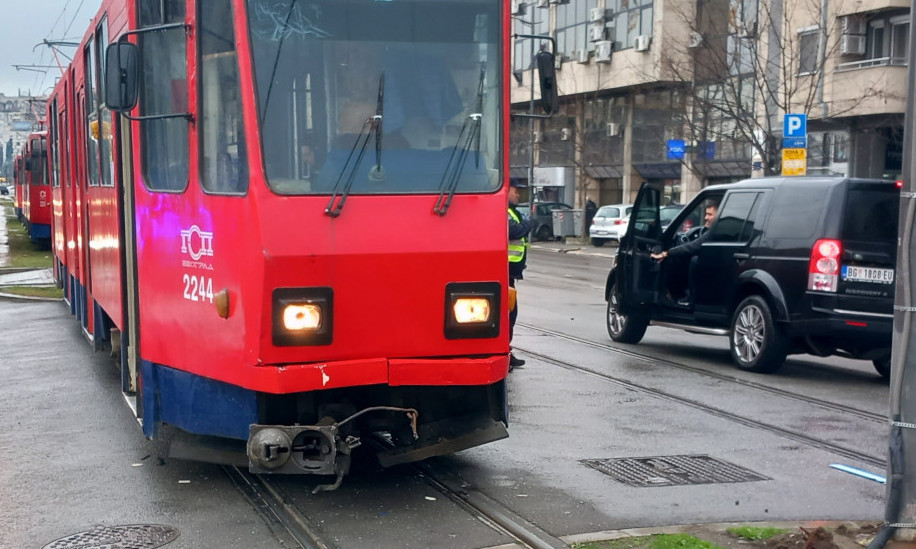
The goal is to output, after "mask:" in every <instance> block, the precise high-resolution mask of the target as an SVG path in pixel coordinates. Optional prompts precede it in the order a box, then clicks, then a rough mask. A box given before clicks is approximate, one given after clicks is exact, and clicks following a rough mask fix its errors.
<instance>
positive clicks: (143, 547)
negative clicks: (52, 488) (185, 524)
mask: <svg viewBox="0 0 916 549" xmlns="http://www.w3.org/2000/svg"><path fill="white" fill-rule="evenodd" d="M178 535H179V532H178V529H176V528H172V527H171V526H164V525H161V524H131V525H128V526H99V527H96V528H93V529H92V530H87V531H85V532H80V533H79V534H73V535H71V536H67V537H65V538H61V539H59V540H56V541H52V542H51V543H49V544H47V545H45V546H44V548H43V549H102V548H104V549H153V548H154V547H162V546H163V545H165V544H167V543H171V542H173V541H175V540H176V539H178Z"/></svg>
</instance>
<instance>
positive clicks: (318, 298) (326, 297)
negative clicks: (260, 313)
mask: <svg viewBox="0 0 916 549" xmlns="http://www.w3.org/2000/svg"><path fill="white" fill-rule="evenodd" d="M271 301H272V303H273V314H272V321H273V327H272V331H273V343H274V345H277V346H287V347H288V346H294V345H329V344H330V343H331V341H332V339H333V318H334V314H333V304H334V292H333V290H331V288H276V289H275V290H274V291H273V295H272V299H271Z"/></svg>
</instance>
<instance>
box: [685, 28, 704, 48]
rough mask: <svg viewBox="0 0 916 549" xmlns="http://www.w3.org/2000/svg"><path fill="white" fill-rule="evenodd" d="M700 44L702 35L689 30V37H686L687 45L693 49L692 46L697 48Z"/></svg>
mask: <svg viewBox="0 0 916 549" xmlns="http://www.w3.org/2000/svg"><path fill="white" fill-rule="evenodd" d="M702 45H703V35H702V34H700V33H698V32H696V31H691V32H690V38H689V39H688V42H687V47H688V48H691V49H693V48H699V47H700V46H702Z"/></svg>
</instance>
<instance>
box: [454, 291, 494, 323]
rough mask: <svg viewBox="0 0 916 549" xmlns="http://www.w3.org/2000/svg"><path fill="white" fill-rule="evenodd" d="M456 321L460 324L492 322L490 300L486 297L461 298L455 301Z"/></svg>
mask: <svg viewBox="0 0 916 549" xmlns="http://www.w3.org/2000/svg"><path fill="white" fill-rule="evenodd" d="M454 313H455V321H456V322H458V324H471V323H474V322H478V323H479V322H487V321H488V320H490V300H489V299H487V298H485V297H461V298H458V299H457V300H455V305H454Z"/></svg>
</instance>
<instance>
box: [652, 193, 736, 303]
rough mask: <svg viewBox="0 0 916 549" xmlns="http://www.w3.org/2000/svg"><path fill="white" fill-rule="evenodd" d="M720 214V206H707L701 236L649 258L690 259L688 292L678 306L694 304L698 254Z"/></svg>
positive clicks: (714, 204)
mask: <svg viewBox="0 0 916 549" xmlns="http://www.w3.org/2000/svg"><path fill="white" fill-rule="evenodd" d="M718 213H719V204H717V203H712V204H708V205H707V206H706V215H705V217H704V224H703V227H701V230H700V231H698V232H699V235H697V236H696V238H694V239H693V240H691V241H690V242H685V243H684V244H679V245H677V246H675V247H673V248H670V249H668V250H665V251H663V252H659V253H657V254H650V255H649V257H651V258H652V259H655V260H657V261H662V260H664V259H665V258H666V257H672V258H676V257H690V264H689V266H688V267H687V291H686V293H685V294H684V297H682V298H680V299H678V301H677V304H678V305H679V306H681V307H690V306H691V305H692V304H693V296H694V294H695V291H694V288H695V281H694V278H695V273H696V270H697V253H698V252H699V251H700V246H702V245H703V242H705V241H706V239H707V238H709V234H710V232H709V227H711V226H712V223H713V221H715V220H716V215H717V214H718Z"/></svg>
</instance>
